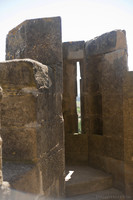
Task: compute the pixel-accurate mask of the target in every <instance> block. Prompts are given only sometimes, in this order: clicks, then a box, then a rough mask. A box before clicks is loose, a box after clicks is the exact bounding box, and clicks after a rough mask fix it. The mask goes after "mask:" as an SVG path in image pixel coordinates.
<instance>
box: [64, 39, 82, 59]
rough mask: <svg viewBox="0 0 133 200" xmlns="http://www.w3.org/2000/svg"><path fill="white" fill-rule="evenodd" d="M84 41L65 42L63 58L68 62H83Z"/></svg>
mask: <svg viewBox="0 0 133 200" xmlns="http://www.w3.org/2000/svg"><path fill="white" fill-rule="evenodd" d="M84 45H85V42H84V41H75V42H64V43H63V58H64V59H67V60H81V59H83V58H84Z"/></svg>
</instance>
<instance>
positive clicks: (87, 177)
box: [66, 166, 129, 200]
mask: <svg viewBox="0 0 133 200" xmlns="http://www.w3.org/2000/svg"><path fill="white" fill-rule="evenodd" d="M66 196H67V197H66V198H67V199H69V200H106V199H107V200H125V197H124V195H123V194H122V192H120V191H119V190H117V189H115V188H113V185H112V176H111V175H110V174H106V173H104V172H102V171H100V170H97V169H93V168H91V167H89V166H73V167H72V166H67V167H66ZM128 199H129V198H128Z"/></svg>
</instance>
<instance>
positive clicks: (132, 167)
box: [123, 71, 133, 199]
mask: <svg viewBox="0 0 133 200" xmlns="http://www.w3.org/2000/svg"><path fill="white" fill-rule="evenodd" d="M123 91H124V96H123V99H124V103H123V111H124V121H123V126H124V170H125V192H126V195H127V197H130V196H131V199H132V198H133V72H132V71H130V72H128V73H127V74H126V77H125V81H124V88H123Z"/></svg>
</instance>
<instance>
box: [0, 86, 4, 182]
mask: <svg viewBox="0 0 133 200" xmlns="http://www.w3.org/2000/svg"><path fill="white" fill-rule="evenodd" d="M2 96H3V89H2V87H0V185H2V182H3V175H2V138H1V100H2Z"/></svg>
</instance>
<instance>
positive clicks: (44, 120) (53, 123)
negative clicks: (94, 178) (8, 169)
mask: <svg viewBox="0 0 133 200" xmlns="http://www.w3.org/2000/svg"><path fill="white" fill-rule="evenodd" d="M12 70H13V75H14V76H13V75H12V76H11V74H10V72H12ZM0 72H1V73H0V85H1V86H2V88H3V99H2V102H1V113H2V118H1V123H2V129H1V134H2V138H3V158H4V160H8V161H9V160H10V161H11V160H12V162H14V161H17V162H21V163H27V162H29V163H34V165H35V166H34V168H35V169H34V170H30V171H29V172H28V174H27V175H24V176H23V178H22V177H21V179H19V180H17V182H15V183H13V187H14V188H16V189H19V190H24V191H26V192H28V191H29V192H32V193H33V190H34V189H35V185H31V186H30V187H27V186H26V183H27V178H28V177H29V178H28V180H29V181H33V182H34V181H35V184H37V182H38V181H37V177H39V181H40V182H43V185H41V186H39V187H38V188H37V189H35V192H36V193H38V192H40V188H41V189H42V192H43V194H45V193H47V190H48V188H49V190H50V192H49V193H48V195H54V196H56V195H57V194H58V196H60V195H63V192H64V186H63V183H64V135H63V117H62V108H61V97H60V96H61V95H62V93H61V91H62V89H60V91H59V90H58V89H59V86H58V87H56V84H53V83H55V82H57V84H58V81H56V76H55V72H54V70H53V69H51V68H50V67H48V66H46V65H43V64H41V63H39V62H36V61H33V60H30V59H28V60H13V61H8V62H4V63H0ZM13 77H14V78H13ZM58 79H60V76H58ZM60 87H61V85H60ZM49 136H51V137H49ZM50 155H51V157H52V158H53V160H52V163H51V161H50V160H51V158H50ZM55 155H57V157H58V159H55V158H54V156H55ZM60 163H62V165H60ZM44 165H45V168H43V166H44ZM51 165H52V166H51ZM58 165H60V170H58ZM53 166H54V170H55V171H56V173H55V171H51V170H50V171H49V169H50V168H51V167H53ZM44 169H45V170H44ZM42 171H43V173H42V174H41V172H42ZM46 171H49V173H50V172H51V179H50V180H51V181H52V182H54V181H55V182H58V185H54V184H53V186H51V182H47V187H46V181H44V180H48V178H49V173H47V172H46ZM36 172H37V173H38V175H36ZM55 174H56V176H55ZM33 179H34V180H33ZM24 183H25V184H24ZM26 188H27V189H26ZM52 191H54V192H52Z"/></svg>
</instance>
